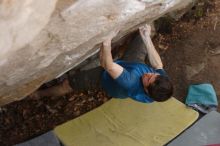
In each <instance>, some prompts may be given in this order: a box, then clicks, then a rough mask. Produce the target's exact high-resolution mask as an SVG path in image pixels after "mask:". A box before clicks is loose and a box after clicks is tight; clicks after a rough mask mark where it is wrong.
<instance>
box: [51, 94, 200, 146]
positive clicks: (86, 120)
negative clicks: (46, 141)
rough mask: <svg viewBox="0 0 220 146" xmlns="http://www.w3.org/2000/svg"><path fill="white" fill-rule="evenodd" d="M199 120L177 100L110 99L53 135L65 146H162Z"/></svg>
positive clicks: (192, 111) (194, 112)
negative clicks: (150, 101)
mask: <svg viewBox="0 0 220 146" xmlns="http://www.w3.org/2000/svg"><path fill="white" fill-rule="evenodd" d="M197 118H198V113H197V112H196V111H194V110H192V109H189V108H187V107H186V106H185V105H184V104H182V103H181V102H179V101H178V100H176V99H175V98H171V99H170V100H168V101H166V102H163V103H158V102H153V103H151V104H146V103H140V102H136V101H134V100H132V99H130V98H127V99H111V100H110V101H108V102H107V103H105V104H104V105H102V106H101V107H99V108H96V109H95V110H93V111H91V112H89V113H87V114H85V115H83V116H81V117H79V118H76V119H74V120H71V121H69V122H67V123H64V124H62V125H60V126H58V127H56V128H55V130H54V132H55V134H56V135H57V136H58V138H59V139H60V140H61V141H62V143H63V144H64V145H65V146H161V145H164V144H166V143H167V142H168V141H170V140H171V139H173V138H174V137H176V136H177V135H178V134H179V133H181V132H182V131H183V130H184V129H186V128H187V127H188V126H190V125H191V124H192V123H193V122H194V121H195V120H196V119H197Z"/></svg>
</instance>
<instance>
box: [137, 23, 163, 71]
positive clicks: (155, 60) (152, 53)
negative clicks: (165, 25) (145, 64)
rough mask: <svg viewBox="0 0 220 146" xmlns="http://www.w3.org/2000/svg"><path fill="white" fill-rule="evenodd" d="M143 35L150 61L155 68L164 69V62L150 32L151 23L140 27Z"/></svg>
mask: <svg viewBox="0 0 220 146" xmlns="http://www.w3.org/2000/svg"><path fill="white" fill-rule="evenodd" d="M139 31H140V34H141V37H142V39H143V41H144V44H145V46H146V48H147V53H148V58H149V61H150V63H151V65H152V67H154V68H155V69H163V63H162V61H161V58H160V56H159V54H158V53H157V51H156V49H155V47H154V45H153V42H152V40H151V38H150V33H151V27H150V26H149V25H145V26H142V27H140V28H139Z"/></svg>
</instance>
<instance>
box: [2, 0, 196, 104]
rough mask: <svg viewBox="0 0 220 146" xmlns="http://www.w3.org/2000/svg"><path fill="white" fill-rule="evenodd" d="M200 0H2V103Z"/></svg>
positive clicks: (25, 94) (28, 91) (35, 87)
mask: <svg viewBox="0 0 220 146" xmlns="http://www.w3.org/2000/svg"><path fill="white" fill-rule="evenodd" d="M194 1H195V0H184V1H182V0H95V1H93V0H86V1H85V0H58V1H57V0H46V1H45V0H19V1H16V0H2V1H1V2H0V38H1V39H0V105H4V104H7V103H10V102H12V101H15V100H19V99H22V98H23V97H25V96H27V95H28V94H30V93H31V92H33V91H34V90H35V89H37V88H38V87H39V86H40V85H42V84H43V83H44V82H47V81H49V80H51V79H54V78H56V77H58V76H60V75H62V74H63V73H65V72H66V71H68V70H70V69H72V68H74V67H75V66H77V65H78V64H79V63H81V62H82V61H84V60H85V59H87V58H88V57H90V56H92V55H93V54H95V53H97V52H98V50H99V49H98V47H97V45H98V44H100V43H101V42H102V41H103V40H104V39H105V37H106V35H107V34H108V33H109V32H110V31H111V30H113V29H115V28H118V27H119V28H120V29H121V31H120V33H119V34H118V36H117V37H116V39H115V40H114V41H116V40H117V39H119V38H120V37H122V36H124V35H126V34H128V33H129V32H132V31H133V30H135V29H137V28H138V27H139V26H140V25H141V24H143V23H145V22H152V21H153V20H155V19H157V18H158V17H160V16H162V15H164V14H166V13H168V12H171V11H174V10H180V9H183V8H185V7H186V6H188V5H189V4H192V3H193V2H194Z"/></svg>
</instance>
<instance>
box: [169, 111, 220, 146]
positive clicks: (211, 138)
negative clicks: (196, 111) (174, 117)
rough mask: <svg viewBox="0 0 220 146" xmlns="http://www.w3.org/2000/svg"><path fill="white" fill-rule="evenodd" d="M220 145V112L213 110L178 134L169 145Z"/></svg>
mask: <svg viewBox="0 0 220 146" xmlns="http://www.w3.org/2000/svg"><path fill="white" fill-rule="evenodd" d="M214 144H215V145H216V144H218V145H219V146H220V114H219V113H218V112H216V111H212V112H210V113H208V114H207V115H205V116H204V117H202V118H201V119H200V120H199V121H198V122H196V123H195V124H194V125H193V126H192V127H190V128H189V129H187V130H186V131H185V132H184V133H182V134H181V135H180V136H178V137H177V138H176V139H175V140H174V141H172V142H171V143H170V144H169V145H168V146H177V145H178V146H202V145H207V146H208V145H210V146H211V145H213V146H214Z"/></svg>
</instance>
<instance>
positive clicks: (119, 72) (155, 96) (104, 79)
mask: <svg viewBox="0 0 220 146" xmlns="http://www.w3.org/2000/svg"><path fill="white" fill-rule="evenodd" d="M139 32H140V35H136V36H135V37H134V38H133V40H132V41H131V42H130V44H129V47H128V49H127V50H126V52H125V54H124V56H123V58H122V60H117V61H115V62H114V61H113V58H112V54H111V41H112V39H113V38H114V37H115V36H116V35H117V33H118V31H117V30H115V31H113V32H111V33H110V35H109V36H107V39H106V40H105V41H104V42H103V45H102V47H101V49H100V64H101V66H102V67H103V68H104V71H103V69H101V68H100V67H97V68H94V69H92V70H90V71H87V72H85V71H84V72H80V73H78V74H75V75H69V77H68V80H67V79H66V80H65V81H64V82H63V83H62V84H60V85H57V86H54V87H51V88H48V89H45V90H39V91H37V92H35V93H33V94H32V95H31V97H33V98H39V97H50V96H62V95H65V94H67V93H70V92H73V91H74V90H80V89H92V88H93V89H94V88H99V87H100V85H101V86H102V87H100V88H103V89H104V90H105V91H106V92H107V94H108V95H110V96H112V97H116V98H127V97H130V98H132V99H134V100H136V101H139V102H144V103H150V102H153V101H158V102H162V101H166V100H167V99H169V98H170V97H171V96H172V93H173V86H172V83H171V81H170V79H169V77H168V76H167V74H166V72H165V71H164V70H163V64H162V61H161V58H160V56H159V54H158V53H157V51H156V49H155V47H154V45H153V43H152V41H151V38H150V33H151V27H150V26H149V25H146V26H142V27H140V28H139ZM146 56H148V59H149V62H150V64H151V66H152V67H150V66H149V65H146V64H145V57H146ZM100 77H101V78H100Z"/></svg>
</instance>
